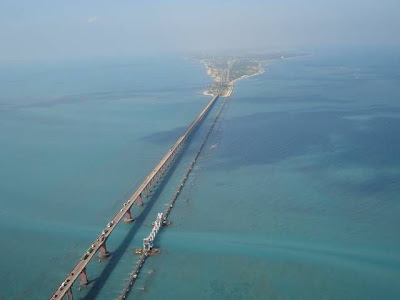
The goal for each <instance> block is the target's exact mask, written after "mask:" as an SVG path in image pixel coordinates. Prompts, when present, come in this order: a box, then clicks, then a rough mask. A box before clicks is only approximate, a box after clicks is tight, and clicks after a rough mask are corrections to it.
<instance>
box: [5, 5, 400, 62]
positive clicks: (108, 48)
mask: <svg viewBox="0 0 400 300" xmlns="http://www.w3.org/2000/svg"><path fill="white" fill-rule="evenodd" d="M399 15H400V0H380V1H378V0H375V1H373V0H334V1H333V0H307V1H301V0H297V1H295V0H271V1H261V0H259V1H256V0H254V1H252V0H242V1H237V0H230V1H228V0H226V1H223V0H220V1H218V0H213V1H210V0H203V1H189V0H187V1H182V0H181V1H177V0H164V1H157V0H154V1H152V0H147V1H135V0H126V1H124V0H112V1H111V0H109V1H102V0H96V1H93V0H86V1H84V0H82V1H74V0H64V1H61V0H21V1H19V0H9V1H5V0H0V41H1V47H0V60H14V59H24V60H25V59H42V58H51V59H53V58H56V59H58V58H74V57H85V56H101V55H130V54H134V55H136V54H140V55H141V54H146V53H148V54H156V53H160V52H163V53H169V52H187V51H191V50H203V49H204V50H213V49H216V50H221V49H230V48H235V49H243V48H249V49H257V48H263V49H279V50H280V49H288V48H299V47H302V48H304V47H305V48H307V47H318V46H327V45H376V44H377V45H381V44H384V45H398V44H400V34H399V30H400V17H399Z"/></svg>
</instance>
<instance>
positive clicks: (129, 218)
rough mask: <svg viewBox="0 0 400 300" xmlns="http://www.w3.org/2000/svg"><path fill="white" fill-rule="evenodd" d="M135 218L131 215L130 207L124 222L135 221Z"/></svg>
mask: <svg viewBox="0 0 400 300" xmlns="http://www.w3.org/2000/svg"><path fill="white" fill-rule="evenodd" d="M134 220H135V219H134V218H132V215H131V209H129V210H128V211H127V212H126V214H125V218H124V222H125V223H130V222H133V221H134Z"/></svg>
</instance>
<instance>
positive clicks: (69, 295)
mask: <svg viewBox="0 0 400 300" xmlns="http://www.w3.org/2000/svg"><path fill="white" fill-rule="evenodd" d="M67 300H74V295H73V294H72V286H71V287H70V288H69V289H68V291H67Z"/></svg>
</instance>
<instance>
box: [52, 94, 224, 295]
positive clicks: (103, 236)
mask: <svg viewBox="0 0 400 300" xmlns="http://www.w3.org/2000/svg"><path fill="white" fill-rule="evenodd" d="M218 97H219V96H218V95H217V96H215V97H213V98H212V99H211V100H210V101H209V102H208V104H207V105H206V107H205V108H204V109H203V110H202V111H201V112H200V114H199V115H198V116H197V118H196V119H195V120H194V121H193V122H192V123H191V124H190V125H189V127H188V128H187V129H186V131H185V132H184V133H183V135H182V136H181V137H179V138H178V140H177V141H176V142H175V144H174V145H173V146H172V148H171V149H170V150H169V151H168V152H167V154H165V155H164V157H163V158H162V159H161V160H160V162H159V163H158V164H157V165H156V167H155V168H154V169H153V170H152V171H151V172H150V174H149V175H148V176H147V177H146V179H145V180H144V181H143V182H142V183H141V184H140V186H139V187H138V188H137V189H136V191H135V192H134V193H133V194H132V196H131V197H130V198H129V199H128V201H127V202H125V203H124V204H123V206H122V208H121V209H120V210H119V211H118V212H117V213H116V214H115V215H114V217H113V218H112V219H111V220H110V221H109V222H108V223H107V225H106V227H105V228H104V229H103V230H102V232H101V233H100V234H99V235H98V236H97V238H96V239H95V240H94V242H93V243H92V244H91V246H90V247H89V249H88V250H87V251H86V252H85V254H84V255H83V256H82V258H81V259H80V260H79V261H78V262H77V264H76V265H75V266H74V268H73V269H72V270H71V271H70V272H69V273H68V275H67V276H66V278H65V279H64V280H63V281H62V283H61V284H60V286H59V287H58V288H57V289H56V290H55V292H54V293H53V294H52V296H51V297H50V298H49V299H63V298H64V297H65V296H66V297H67V299H73V293H72V286H73V284H74V282H75V281H76V280H77V279H78V278H79V277H80V280H81V281H80V284H81V285H87V284H88V283H89V280H88V276H87V274H86V267H87V265H88V264H89V262H90V261H91V260H92V258H93V257H94V256H95V254H96V253H98V256H99V257H100V258H104V257H107V256H109V254H110V253H109V252H108V251H107V247H106V242H107V239H108V237H109V236H110V235H111V233H112V232H113V230H114V229H115V228H116V226H117V225H118V224H119V223H120V221H121V220H123V221H124V222H126V223H129V222H132V221H133V218H132V215H131V209H132V207H133V205H134V204H137V205H139V206H141V205H142V204H143V201H142V198H143V197H144V196H146V195H148V194H149V193H150V191H151V190H152V189H153V188H154V187H155V185H156V184H157V182H158V181H159V180H160V179H161V178H162V176H163V174H164V173H165V172H166V171H167V170H168V168H169V167H170V166H171V165H172V164H173V162H174V159H175V158H176V157H177V155H178V154H179V153H180V150H181V149H182V147H183V146H184V144H185V142H186V141H187V139H188V138H189V136H190V135H191V134H192V133H193V131H194V130H195V129H196V127H197V126H198V125H199V124H200V122H201V121H202V120H203V118H204V117H205V116H206V115H207V113H208V112H209V111H210V109H211V107H212V106H213V104H214V103H215V102H216V101H217V99H218Z"/></svg>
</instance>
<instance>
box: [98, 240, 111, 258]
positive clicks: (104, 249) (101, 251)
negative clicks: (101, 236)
mask: <svg viewBox="0 0 400 300" xmlns="http://www.w3.org/2000/svg"><path fill="white" fill-rule="evenodd" d="M98 256H99V258H106V257H108V256H110V252H108V251H107V247H106V242H105V241H104V243H103V244H102V245H101V246H100V249H99V254H98Z"/></svg>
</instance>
